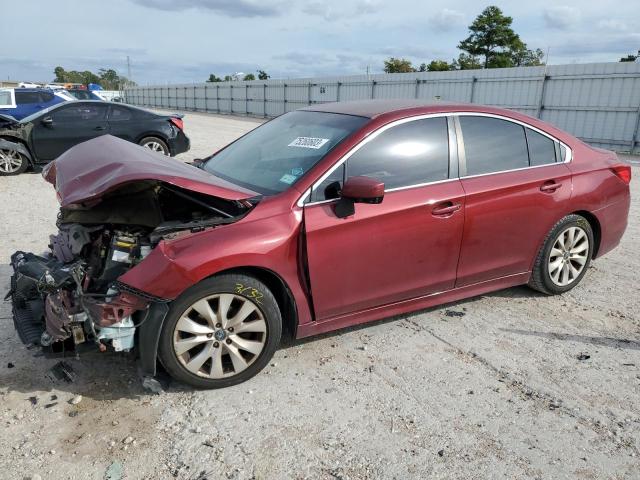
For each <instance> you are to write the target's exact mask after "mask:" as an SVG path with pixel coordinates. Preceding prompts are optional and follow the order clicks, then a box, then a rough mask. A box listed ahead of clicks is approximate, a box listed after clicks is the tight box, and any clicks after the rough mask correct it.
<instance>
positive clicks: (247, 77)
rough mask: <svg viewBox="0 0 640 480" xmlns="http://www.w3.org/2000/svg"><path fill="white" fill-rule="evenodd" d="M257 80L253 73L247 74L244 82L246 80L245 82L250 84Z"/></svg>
mask: <svg viewBox="0 0 640 480" xmlns="http://www.w3.org/2000/svg"><path fill="white" fill-rule="evenodd" d="M255 79H256V76H255V75H254V74H253V73H247V74H246V75H245V76H244V78H243V79H242V80H244V81H245V82H248V81H251V80H255Z"/></svg>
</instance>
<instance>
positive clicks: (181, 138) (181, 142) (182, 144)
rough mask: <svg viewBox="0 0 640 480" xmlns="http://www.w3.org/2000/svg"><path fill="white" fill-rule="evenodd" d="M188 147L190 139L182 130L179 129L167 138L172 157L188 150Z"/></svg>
mask: <svg viewBox="0 0 640 480" xmlns="http://www.w3.org/2000/svg"><path fill="white" fill-rule="evenodd" d="M190 148H191V140H189V137H187V136H186V135H185V134H184V133H183V132H182V131H179V132H178V134H177V135H176V137H175V138H172V139H171V140H169V149H171V156H172V157H175V156H176V155H179V154H181V153H184V152H188V151H189V149H190Z"/></svg>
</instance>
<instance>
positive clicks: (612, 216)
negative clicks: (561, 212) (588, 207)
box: [593, 195, 631, 258]
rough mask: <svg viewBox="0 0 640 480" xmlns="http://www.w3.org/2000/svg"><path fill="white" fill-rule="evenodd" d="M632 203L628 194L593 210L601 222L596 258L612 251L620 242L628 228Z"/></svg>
mask: <svg viewBox="0 0 640 480" xmlns="http://www.w3.org/2000/svg"><path fill="white" fill-rule="evenodd" d="M630 204H631V197H630V195H627V197H626V198H625V199H624V200H621V201H619V202H616V203H613V204H611V205H607V206H606V207H603V208H601V209H599V210H596V211H595V212H593V214H594V215H595V216H596V218H597V219H598V222H599V223H600V247H599V248H598V253H597V254H596V255H595V258H598V257H601V256H602V255H604V254H606V253H608V252H610V251H611V250H613V249H614V248H615V247H617V246H618V244H619V243H620V240H621V239H622V236H623V235H624V232H625V230H626V229H627V223H628V220H629V206H630Z"/></svg>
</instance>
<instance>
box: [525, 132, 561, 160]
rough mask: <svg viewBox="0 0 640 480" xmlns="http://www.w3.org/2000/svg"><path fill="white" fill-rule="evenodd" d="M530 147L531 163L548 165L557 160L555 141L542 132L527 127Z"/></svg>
mask: <svg viewBox="0 0 640 480" xmlns="http://www.w3.org/2000/svg"><path fill="white" fill-rule="evenodd" d="M525 132H526V133H527V145H528V147H529V165H531V166H532V167H534V166H536V165H547V164H550V163H555V162H556V146H555V142H554V141H553V140H551V139H550V138H549V137H547V136H545V135H542V134H541V133H538V132H536V131H535V130H531V129H530V128H525Z"/></svg>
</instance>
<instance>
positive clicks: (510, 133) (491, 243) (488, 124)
mask: <svg viewBox="0 0 640 480" xmlns="http://www.w3.org/2000/svg"><path fill="white" fill-rule="evenodd" d="M458 120H459V123H458V127H459V132H460V131H461V137H462V141H463V144H464V150H461V157H462V162H461V172H460V173H461V181H462V186H463V188H464V190H465V193H466V214H465V225H464V236H463V240H462V249H461V252H460V263H459V266H458V274H457V277H458V279H457V282H456V286H464V285H470V284H474V283H478V282H483V281H487V280H492V279H496V278H500V277H505V276H508V275H514V274H518V273H524V272H527V271H528V270H530V268H531V264H532V261H533V258H534V256H535V255H536V254H537V251H538V249H539V248H540V245H541V244H542V241H543V240H544V238H545V236H546V235H547V233H548V232H549V230H550V229H551V227H552V226H553V225H554V224H555V223H556V222H557V221H558V220H559V219H560V218H561V217H562V215H563V213H562V212H563V208H564V206H565V204H566V202H567V200H568V199H569V198H570V196H571V172H570V171H569V169H568V168H567V166H566V165H565V164H564V163H563V162H562V159H561V158H559V157H560V155H558V154H557V152H558V151H559V147H558V146H557V145H556V143H557V142H556V141H555V140H554V139H552V138H550V137H548V136H546V135H545V134H543V133H542V132H538V131H536V130H534V129H531V128H528V127H525V126H523V125H521V124H519V123H516V122H512V121H509V120H507V119H503V118H496V117H493V116H481V115H461V116H459V117H458Z"/></svg>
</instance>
